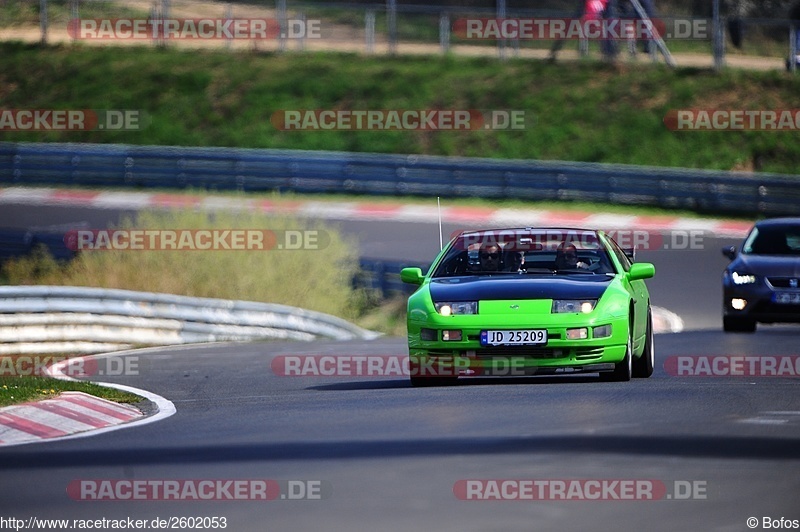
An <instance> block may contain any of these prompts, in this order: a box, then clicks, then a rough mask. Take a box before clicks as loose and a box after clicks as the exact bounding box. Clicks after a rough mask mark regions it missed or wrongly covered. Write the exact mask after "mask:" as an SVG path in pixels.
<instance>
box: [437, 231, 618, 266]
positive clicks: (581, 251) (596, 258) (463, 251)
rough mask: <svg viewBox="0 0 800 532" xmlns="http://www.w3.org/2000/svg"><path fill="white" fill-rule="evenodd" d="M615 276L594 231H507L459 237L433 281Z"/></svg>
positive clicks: (442, 261) (440, 264)
mask: <svg viewBox="0 0 800 532" xmlns="http://www.w3.org/2000/svg"><path fill="white" fill-rule="evenodd" d="M613 273H615V271H614V267H613V266H612V264H611V261H610V260H609V257H608V253H607V252H606V250H605V248H604V247H603V244H602V243H601V241H600V240H599V239H598V237H597V234H596V233H595V232H594V231H576V230H510V231H509V230H505V231H502V232H492V231H481V232H474V233H464V234H462V235H460V236H459V237H458V238H457V239H456V240H455V241H454V242H453V244H452V245H451V246H450V248H449V249H448V251H447V253H446V254H445V256H444V257H443V259H442V260H441V262H440V263H439V265H438V266H437V268H436V270H435V271H434V275H433V277H455V276H461V275H488V274H492V275H494V274H507V275H520V274H524V275H554V274H555V275H568V274H575V275H594V274H600V275H605V274H613Z"/></svg>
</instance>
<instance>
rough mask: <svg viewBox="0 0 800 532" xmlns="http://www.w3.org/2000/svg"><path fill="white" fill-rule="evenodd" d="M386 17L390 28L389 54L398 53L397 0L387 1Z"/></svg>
mask: <svg viewBox="0 0 800 532" xmlns="http://www.w3.org/2000/svg"><path fill="white" fill-rule="evenodd" d="M386 17H387V23H388V26H389V53H390V54H392V55H394V54H395V53H397V0H386Z"/></svg>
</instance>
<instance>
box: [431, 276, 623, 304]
mask: <svg viewBox="0 0 800 532" xmlns="http://www.w3.org/2000/svg"><path fill="white" fill-rule="evenodd" d="M613 280H614V277H613V276H611V275H593V274H574V275H513V274H511V275H493V276H488V275H470V276H463V277H448V278H439V279H432V280H431V282H430V285H429V290H430V293H431V299H433V301H434V302H439V301H486V300H492V299H500V300H509V299H600V296H602V295H603V292H605V291H606V288H608V286H609V285H610V284H611V282H612V281H613Z"/></svg>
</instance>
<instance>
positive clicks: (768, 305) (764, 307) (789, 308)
mask: <svg viewBox="0 0 800 532" xmlns="http://www.w3.org/2000/svg"><path fill="white" fill-rule="evenodd" d="M751 312H752V313H754V314H762V315H769V314H776V315H777V314H797V315H798V316H800V305H784V304H779V303H772V302H769V301H760V302H758V303H756V306H755V307H753V309H752V310H751Z"/></svg>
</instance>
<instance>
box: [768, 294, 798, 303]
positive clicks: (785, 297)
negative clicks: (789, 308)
mask: <svg viewBox="0 0 800 532" xmlns="http://www.w3.org/2000/svg"><path fill="white" fill-rule="evenodd" d="M772 300H773V301H774V302H775V303H781V304H783V305H800V292H776V293H774V294H772Z"/></svg>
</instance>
